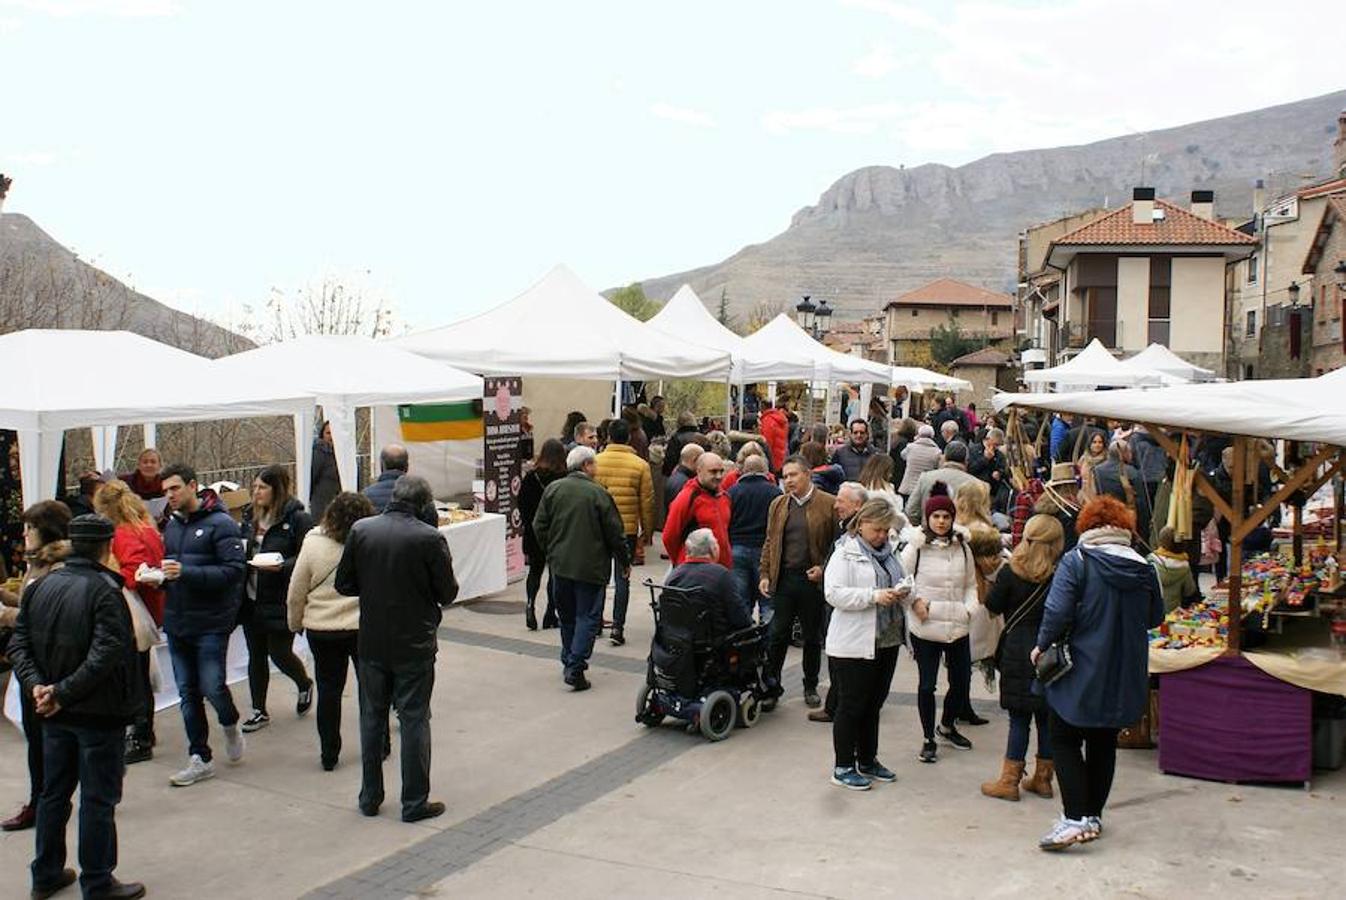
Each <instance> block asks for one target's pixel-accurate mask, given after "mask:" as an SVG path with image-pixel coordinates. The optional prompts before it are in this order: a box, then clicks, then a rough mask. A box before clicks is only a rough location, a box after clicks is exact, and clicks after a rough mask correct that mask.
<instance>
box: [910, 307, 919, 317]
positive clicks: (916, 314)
mask: <svg viewBox="0 0 1346 900" xmlns="http://www.w3.org/2000/svg"><path fill="white" fill-rule="evenodd" d="M918 315H920V310H917V309H913V310H912V311H911V317H912V318H913V319H914V318H916V317H917V316H918Z"/></svg>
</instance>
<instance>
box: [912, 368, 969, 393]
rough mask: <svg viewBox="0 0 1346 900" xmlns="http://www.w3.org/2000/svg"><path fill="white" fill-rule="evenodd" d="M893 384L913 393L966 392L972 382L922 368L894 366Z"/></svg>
mask: <svg viewBox="0 0 1346 900" xmlns="http://www.w3.org/2000/svg"><path fill="white" fill-rule="evenodd" d="M893 384H901V385H905V386H906V387H908V388H910V389H911V390H913V391H926V390H934V391H965V390H967V389H968V388H970V387H972V382H970V381H968V380H967V379H965V378H954V377H953V376H952V375H943V374H941V373H939V372H935V371H932V370H930V369H924V368H921V367H920V366H894V367H893Z"/></svg>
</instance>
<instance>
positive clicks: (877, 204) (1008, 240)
mask: <svg viewBox="0 0 1346 900" xmlns="http://www.w3.org/2000/svg"><path fill="white" fill-rule="evenodd" d="M1343 107H1346V90H1343V91H1335V92H1332V93H1329V94H1323V95H1321V96H1318V97H1311V98H1308V99H1305V100H1299V101H1294V102H1291V103H1283V104H1278V105H1276V106H1270V107H1265V108H1263V109H1257V110H1251V111H1248V112H1242V113H1235V114H1233V115H1229V116H1221V117H1218V118H1214V119H1206V120H1203V121H1200V122H1194V123H1189V124H1186V125H1178V126H1173V127H1171V128H1165V129H1160V130H1156V131H1151V132H1145V133H1142V134H1132V135H1123V136H1120V137H1112V138H1105V139H1102V140H1099V141H1092V142H1088V143H1083V144H1074V145H1069V146H1063V147H1050V148H1039V149H1031V150H1015V151H1002V152H997V153H992V154H989V155H987V156H984V157H981V158H979V159H976V160H973V161H971V162H969V163H965V164H963V165H961V166H948V165H945V164H942V163H938V162H928V163H922V164H921V165H919V166H914V167H911V168H905V167H892V166H885V165H871V166H864V167H861V168H859V169H855V170H853V171H851V172H848V173H846V174H845V175H843V176H841V177H840V178H838V179H837V180H836V181H834V182H833V183H832V184H831V185H830V186H829V187H828V188H827V189H826V190H824V191H823V192H822V194H821V195H819V197H818V200H817V202H815V203H813V204H811V205H808V206H804V207H801V208H800V209H799V210H798V211H796V212H795V213H794V215H793V216H792V217H791V219H790V224H789V225H788V226H787V228H786V229H785V230H784V231H782V232H780V233H779V234H777V235H775V236H774V237H771V238H769V239H767V240H765V241H761V242H756V243H750V244H747V245H745V246H744V247H742V248H740V249H739V250H737V251H736V252H734V253H733V254H731V255H729V256H728V257H726V258H725V259H722V260H720V261H719V262H716V263H711V264H708V265H703V266H698V267H695V268H692V269H688V270H686V271H683V272H678V273H674V274H671V275H664V276H658V277H654V278H648V279H645V280H644V281H643V282H642V284H643V286H644V289H645V293H646V294H647V295H648V296H649V297H651V298H652V299H655V300H659V301H663V300H667V299H668V298H669V297H671V296H672V294H673V293H674V292H675V291H676V290H677V289H678V287H680V286H681V285H682V284H683V283H688V284H691V286H692V288H693V289H694V290H696V291H697V292H698V293H699V294H701V296H702V298H703V300H705V301H706V302H707V303H708V304H716V303H718V301H719V297H720V292H721V290H724V291H725V292H726V293H727V295H728V298H729V306H730V311H731V312H732V313H733V314H735V315H738V316H742V315H744V314H746V313H748V312H749V311H750V310H751V309H753V308H754V307H757V306H759V305H760V304H767V305H780V306H782V307H788V306H791V305H793V303H794V302H795V301H796V299H797V298H798V296H799V295H801V294H811V295H813V296H814V297H815V298H826V299H827V300H828V302H829V304H830V305H831V306H833V308H834V309H837V310H838V311H839V315H841V316H842V317H844V318H858V317H860V316H862V315H867V314H871V313H874V312H877V311H878V310H879V309H881V308H882V306H883V304H884V303H886V302H887V300H889V299H891V298H893V297H895V296H897V295H898V294H900V293H903V292H904V291H907V290H911V289H914V288H916V287H919V286H921V285H922V284H924V283H926V282H928V281H931V280H933V279H934V278H937V277H940V276H949V277H954V278H958V279H960V280H963V281H968V282H970V283H972V284H978V285H981V286H983V287H986V288H988V289H991V290H1012V289H1013V286H1014V283H1015V281H1016V280H1017V243H1016V236H1017V234H1018V233H1019V232H1020V231H1021V230H1023V229H1024V228H1027V227H1030V226H1032V225H1035V224H1038V223H1041V222H1046V221H1051V220H1053V219H1055V218H1058V217H1060V216H1063V215H1069V214H1072V213H1075V212H1081V211H1084V210H1086V209H1090V208H1097V207H1104V206H1112V207H1115V206H1117V205H1120V204H1121V203H1122V202H1124V201H1125V200H1126V199H1127V198H1129V196H1130V189H1131V188H1132V187H1136V186H1140V183H1141V171H1142V169H1143V170H1144V180H1145V182H1146V184H1145V186H1147V187H1154V188H1155V189H1156V190H1157V191H1158V193H1159V195H1160V196H1162V197H1168V198H1171V199H1173V200H1175V201H1176V202H1178V203H1180V204H1181V205H1183V206H1186V205H1187V197H1188V192H1189V191H1191V190H1198V189H1199V190H1214V191H1215V195H1216V212H1217V215H1221V216H1228V217H1234V216H1241V215H1247V214H1250V213H1251V211H1252V190H1253V182H1254V180H1255V179H1257V178H1262V179H1265V180H1266V181H1267V189H1268V193H1267V197H1268V199H1270V198H1271V197H1272V196H1273V195H1274V194H1275V193H1277V192H1278V191H1283V190H1288V189H1291V188H1293V187H1295V186H1297V185H1298V184H1300V183H1302V179H1301V178H1300V176H1309V177H1311V178H1312V177H1321V176H1324V175H1325V174H1326V173H1327V171H1328V168H1329V165H1330V162H1331V159H1332V146H1331V145H1332V140H1333V137H1334V135H1335V134H1336V130H1337V125H1336V119H1337V114H1338V113H1339V112H1340V111H1341V110H1342V109H1343Z"/></svg>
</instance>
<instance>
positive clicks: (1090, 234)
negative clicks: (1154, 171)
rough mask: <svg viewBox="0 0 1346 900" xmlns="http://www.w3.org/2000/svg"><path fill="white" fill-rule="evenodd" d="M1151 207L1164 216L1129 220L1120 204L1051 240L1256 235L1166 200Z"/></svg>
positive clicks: (1222, 239)
mask: <svg viewBox="0 0 1346 900" xmlns="http://www.w3.org/2000/svg"><path fill="white" fill-rule="evenodd" d="M1154 206H1155V209H1162V210H1163V211H1164V217H1163V218H1162V219H1157V220H1155V221H1153V222H1141V223H1136V222H1133V221H1132V220H1131V219H1132V216H1131V204H1130V203H1128V204H1126V205H1125V206H1120V207H1118V208H1117V209H1115V210H1113V211H1112V212H1110V213H1108V214H1107V215H1106V216H1103V217H1102V218H1101V219H1095V220H1094V221H1092V222H1090V223H1089V224H1088V225H1083V226H1081V227H1079V228H1076V229H1075V230H1074V231H1072V232H1070V233H1069V234H1065V235H1062V236H1061V237H1059V238H1057V239H1056V240H1055V241H1053V244H1054V245H1056V246H1062V245H1065V246H1072V247H1073V246H1078V245H1081V244H1108V245H1111V244H1196V245H1202V246H1209V245H1212V244H1236V245H1242V244H1256V243H1257V241H1256V239H1254V238H1252V237H1249V236H1248V235H1246V234H1243V233H1241V232H1238V231H1235V230H1234V229H1232V228H1227V227H1225V226H1224V225H1221V224H1220V223H1219V222H1212V221H1210V220H1209V219H1203V218H1201V217H1200V216H1198V215H1194V214H1193V213H1191V212H1188V211H1187V210H1185V209H1183V208H1182V207H1180V206H1174V205H1173V204H1172V203H1169V202H1168V201H1167V200H1156V201H1154Z"/></svg>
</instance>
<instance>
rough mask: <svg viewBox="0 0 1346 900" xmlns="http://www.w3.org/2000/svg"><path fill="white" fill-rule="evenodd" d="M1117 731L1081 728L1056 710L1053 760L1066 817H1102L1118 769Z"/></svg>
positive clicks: (1052, 722)
mask: <svg viewBox="0 0 1346 900" xmlns="http://www.w3.org/2000/svg"><path fill="white" fill-rule="evenodd" d="M1117 731H1118V729H1116V728H1079V727H1077V726H1075V725H1071V724H1070V723H1069V722H1067V721H1066V720H1065V719H1063V718H1061V717H1060V716H1059V715H1057V714H1056V710H1052V714H1051V732H1052V757H1053V759H1054V760H1055V761H1056V778H1057V780H1058V781H1059V782H1060V783H1061V805H1062V807H1064V811H1065V814H1066V818H1068V819H1083V818H1085V817H1086V816H1102V815H1103V807H1104V806H1106V805H1107V803H1108V794H1109V793H1111V792H1112V777H1113V775H1114V773H1115V772H1116V770H1117Z"/></svg>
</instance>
